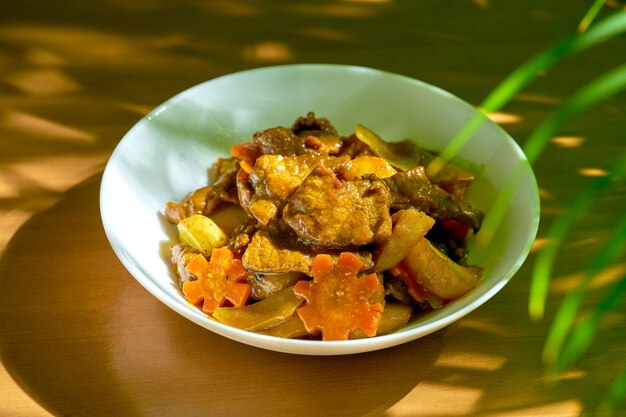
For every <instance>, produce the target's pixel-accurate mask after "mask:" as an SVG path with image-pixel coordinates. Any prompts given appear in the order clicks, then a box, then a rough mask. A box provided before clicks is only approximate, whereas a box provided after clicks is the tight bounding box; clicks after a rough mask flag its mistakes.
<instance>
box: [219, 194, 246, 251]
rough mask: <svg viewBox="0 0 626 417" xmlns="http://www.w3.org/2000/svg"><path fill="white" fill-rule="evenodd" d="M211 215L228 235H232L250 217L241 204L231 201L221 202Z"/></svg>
mask: <svg viewBox="0 0 626 417" xmlns="http://www.w3.org/2000/svg"><path fill="white" fill-rule="evenodd" d="M210 217H211V220H213V222H215V224H216V225H217V226H218V227H219V228H220V229H222V231H223V232H224V234H225V235H226V236H230V235H232V234H233V232H234V231H235V229H237V227H239V226H240V225H241V223H243V222H244V221H246V220H247V219H248V218H249V216H248V215H247V214H246V212H245V211H244V210H243V209H242V208H241V206H240V205H238V204H231V203H222V204H220V205H219V206H217V208H215V210H213V211H212V212H211V216H210ZM220 246H223V245H220Z"/></svg>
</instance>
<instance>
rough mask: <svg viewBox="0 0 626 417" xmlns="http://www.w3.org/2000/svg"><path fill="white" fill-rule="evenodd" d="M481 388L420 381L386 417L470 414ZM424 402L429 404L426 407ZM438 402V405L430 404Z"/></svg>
mask: <svg viewBox="0 0 626 417" xmlns="http://www.w3.org/2000/svg"><path fill="white" fill-rule="evenodd" d="M482 394H483V390H482V389H477V388H468V387H460V386H454V385H445V384H437V383H431V382H421V383H420V384H419V385H418V386H416V387H415V388H414V389H413V391H411V392H410V393H408V394H407V395H406V396H405V397H404V398H403V399H402V400H401V401H400V402H399V403H397V404H396V405H394V406H393V407H391V408H390V409H389V410H387V412H386V413H385V416H387V417H416V416H461V415H467V414H470V413H471V412H472V411H473V410H474V409H475V407H476V404H477V403H478V401H479V400H480V398H481V397H482ZM424 404H430V406H429V407H428V409H425V408H424ZM432 404H438V407H434V406H432Z"/></svg>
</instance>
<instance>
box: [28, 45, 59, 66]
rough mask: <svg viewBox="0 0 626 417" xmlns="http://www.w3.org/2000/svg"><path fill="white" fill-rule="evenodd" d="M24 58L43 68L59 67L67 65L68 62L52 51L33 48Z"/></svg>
mask: <svg viewBox="0 0 626 417" xmlns="http://www.w3.org/2000/svg"><path fill="white" fill-rule="evenodd" d="M24 58H26V60H27V61H28V62H30V63H31V64H34V65H38V66H42V67H58V66H62V65H65V64H67V61H66V60H65V59H64V58H63V57H61V56H60V55H59V54H56V53H54V52H52V51H50V50H47V49H42V48H32V49H29V50H27V51H26V53H25V54H24Z"/></svg>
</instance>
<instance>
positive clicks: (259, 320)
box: [213, 287, 303, 331]
mask: <svg viewBox="0 0 626 417" xmlns="http://www.w3.org/2000/svg"><path fill="white" fill-rule="evenodd" d="M302 301H303V300H302V298H300V297H298V296H297V295H296V294H295V293H294V292H293V287H288V288H285V289H284V290H281V291H279V292H277V293H276V294H274V295H272V296H271V297H269V298H266V299H265V300H263V301H259V302H258V303H255V304H250V305H247V306H244V307H220V308H217V309H216V310H215V311H214V312H213V317H214V318H215V319H216V320H218V321H219V322H221V323H224V324H228V325H229V326H233V327H237V328H238V329H243V330H249V331H256V330H262V329H267V328H268V327H272V326H275V325H277V324H279V323H281V322H283V321H285V320H287V319H288V318H290V317H291V316H293V314H294V313H295V311H296V308H298V307H300V305H301V304H302Z"/></svg>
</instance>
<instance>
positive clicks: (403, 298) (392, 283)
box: [385, 275, 414, 304]
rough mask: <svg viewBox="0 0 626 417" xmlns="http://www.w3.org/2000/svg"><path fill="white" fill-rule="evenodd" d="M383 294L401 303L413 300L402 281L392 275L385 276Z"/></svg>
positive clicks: (409, 302) (408, 302)
mask: <svg viewBox="0 0 626 417" xmlns="http://www.w3.org/2000/svg"><path fill="white" fill-rule="evenodd" d="M385 295H389V296H391V297H392V298H394V299H395V300H397V301H399V302H401V303H402V304H411V303H413V301H414V299H413V297H411V296H410V295H409V292H408V291H407V289H406V285H405V284H404V282H402V280H400V279H398V278H396V277H394V276H387V275H386V276H385Z"/></svg>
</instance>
